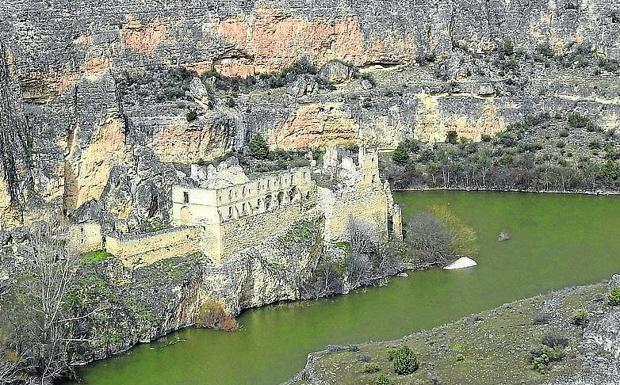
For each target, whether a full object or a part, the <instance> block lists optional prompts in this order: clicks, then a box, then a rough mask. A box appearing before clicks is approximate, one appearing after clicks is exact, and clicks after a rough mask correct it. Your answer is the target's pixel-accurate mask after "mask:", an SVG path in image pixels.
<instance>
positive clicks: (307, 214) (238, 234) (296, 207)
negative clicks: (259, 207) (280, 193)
mask: <svg viewBox="0 0 620 385" xmlns="http://www.w3.org/2000/svg"><path fill="white" fill-rule="evenodd" d="M315 216H316V212H315V211H314V210H312V209H309V210H308V209H306V208H304V205H303V204H302V203H301V202H300V203H296V204H291V205H288V206H283V207H281V208H280V209H278V210H276V211H271V212H265V213H261V214H257V215H253V216H251V217H243V218H239V219H237V220H235V221H230V222H225V223H223V224H222V225H221V239H222V242H221V245H222V250H221V256H222V259H226V258H229V257H231V256H233V255H234V254H236V253H239V252H241V251H243V250H246V249H249V248H251V247H254V246H258V245H260V244H262V243H263V242H264V241H265V240H266V239H268V238H271V237H274V236H277V235H280V234H283V233H284V232H286V231H287V230H289V229H290V226H291V224H293V223H295V222H298V221H302V220H312V219H313V218H315ZM205 254H207V255H208V254H209V253H208V252H206V253H205Z"/></svg>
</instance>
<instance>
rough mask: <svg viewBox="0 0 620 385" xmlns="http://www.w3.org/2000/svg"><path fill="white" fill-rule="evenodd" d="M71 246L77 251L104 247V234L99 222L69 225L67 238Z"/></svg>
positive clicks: (83, 251)
mask: <svg viewBox="0 0 620 385" xmlns="http://www.w3.org/2000/svg"><path fill="white" fill-rule="evenodd" d="M67 242H68V245H69V248H70V249H71V250H72V251H75V252H77V253H87V252H89V251H95V250H101V249H103V236H102V235H101V226H100V225H99V224H98V223H94V222H88V223H79V224H76V225H72V226H70V227H69V234H68V238H67Z"/></svg>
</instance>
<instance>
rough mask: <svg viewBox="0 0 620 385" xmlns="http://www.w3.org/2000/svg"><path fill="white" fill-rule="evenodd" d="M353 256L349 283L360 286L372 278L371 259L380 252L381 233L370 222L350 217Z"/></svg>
mask: <svg viewBox="0 0 620 385" xmlns="http://www.w3.org/2000/svg"><path fill="white" fill-rule="evenodd" d="M349 238H350V241H351V255H350V256H349V259H348V262H347V273H348V278H349V283H350V284H351V285H352V286H359V285H360V284H362V283H365V282H367V281H368V280H370V279H371V278H372V262H371V257H372V256H373V255H375V254H376V253H377V251H378V244H379V231H378V229H377V228H376V227H375V226H373V225H372V224H370V223H368V222H364V221H361V220H359V219H355V218H353V217H349Z"/></svg>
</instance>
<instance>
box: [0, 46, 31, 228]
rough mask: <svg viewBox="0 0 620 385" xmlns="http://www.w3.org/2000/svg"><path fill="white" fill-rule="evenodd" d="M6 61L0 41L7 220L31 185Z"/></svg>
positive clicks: (2, 205) (0, 187)
mask: <svg viewBox="0 0 620 385" xmlns="http://www.w3.org/2000/svg"><path fill="white" fill-rule="evenodd" d="M10 60H11V57H10V56H9V53H8V52H7V51H6V48H5V46H4V44H3V43H1V42H0V218H2V220H3V221H5V222H8V223H11V222H18V221H19V219H20V217H21V210H23V206H24V204H25V203H26V202H25V199H26V193H27V190H29V189H30V188H32V185H31V182H32V180H31V179H30V155H31V154H30V153H29V139H30V138H29V136H28V134H29V132H28V130H27V122H26V119H25V117H24V112H23V108H22V104H21V100H20V99H19V97H18V95H19V94H18V90H19V87H18V86H17V84H16V82H15V78H14V74H13V73H12V71H13V70H14V68H13V67H12V63H11V62H10ZM1 227H2V226H0V228H1Z"/></svg>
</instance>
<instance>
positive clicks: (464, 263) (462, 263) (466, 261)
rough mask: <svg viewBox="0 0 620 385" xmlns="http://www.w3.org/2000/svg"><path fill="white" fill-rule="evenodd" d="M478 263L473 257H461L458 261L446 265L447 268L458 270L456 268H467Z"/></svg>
mask: <svg viewBox="0 0 620 385" xmlns="http://www.w3.org/2000/svg"><path fill="white" fill-rule="evenodd" d="M476 265H477V263H476V261H474V260H473V259H471V258H467V257H461V258H459V259H457V260H456V261H454V262H452V263H451V264H449V265H448V266H446V267H444V269H445V270H456V269H465V268H467V267H473V266H476Z"/></svg>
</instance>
